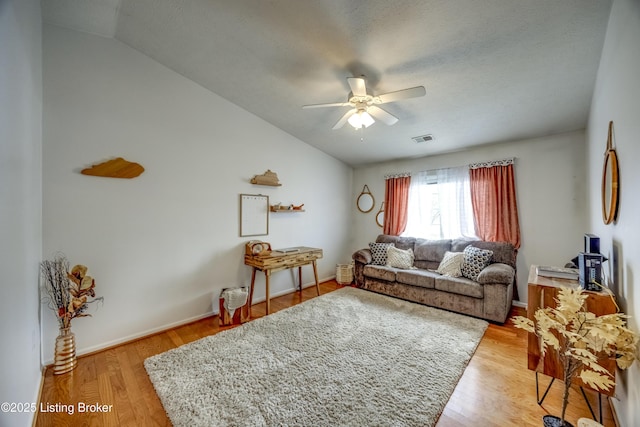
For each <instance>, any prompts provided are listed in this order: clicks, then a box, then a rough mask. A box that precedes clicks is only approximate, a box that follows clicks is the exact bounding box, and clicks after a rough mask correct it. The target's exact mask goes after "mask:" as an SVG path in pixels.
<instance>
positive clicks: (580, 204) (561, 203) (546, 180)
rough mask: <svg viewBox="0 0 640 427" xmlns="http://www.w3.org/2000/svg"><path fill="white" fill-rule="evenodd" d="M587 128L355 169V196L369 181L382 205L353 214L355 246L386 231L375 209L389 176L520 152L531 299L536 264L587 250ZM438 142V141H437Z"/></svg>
mask: <svg viewBox="0 0 640 427" xmlns="http://www.w3.org/2000/svg"><path fill="white" fill-rule="evenodd" d="M584 141H585V140H584V133H583V132H581V131H577V132H569V133H564V134H559V135H554V136H549V137H544V138H538V139H532V140H526V141H517V142H511V143H503V144H494V145H489V146H484V147H479V148H476V149H471V150H467V151H461V152H456V153H450V154H445V155H439V156H430V157H424V158H420V159H412V160H404V161H393V162H387V163H381V164H377V165H374V166H369V167H363V168H360V169H357V170H356V171H355V172H354V193H353V194H352V198H353V199H354V200H355V198H356V197H357V195H358V194H359V192H360V191H362V187H363V186H364V185H365V184H367V185H368V186H369V188H370V189H371V191H372V193H373V194H374V196H375V199H376V208H375V209H374V210H373V211H372V212H370V213H368V214H363V213H360V212H358V211H356V212H355V213H354V214H353V216H352V230H353V234H352V236H353V237H352V240H351V242H350V244H351V248H350V249H352V250H355V249H357V248H362V247H366V246H367V244H368V243H369V242H370V241H373V240H375V237H376V236H377V235H378V234H380V233H382V229H381V228H380V227H378V226H377V225H376V223H375V214H376V212H377V211H378V210H379V209H380V204H381V203H382V201H383V200H384V176H385V175H386V174H389V173H397V172H419V171H423V170H429V169H439V168H446V167H454V166H461V165H466V164H469V163H474V162H482V161H489V160H500V159H505V158H511V157H515V158H516V162H515V172H516V177H515V181H516V188H517V198H518V213H519V219H520V233H521V242H522V244H521V247H520V250H519V252H518V259H517V268H518V293H519V300H520V301H521V302H522V303H526V302H527V276H528V272H529V266H530V265H532V264H543V265H564V264H565V263H566V262H567V261H569V260H570V259H571V258H573V257H575V256H576V255H577V254H578V252H579V251H581V250H582V236H583V234H584V233H585V232H588V231H589V230H588V229H587V227H586V224H587V215H586V202H585V192H586V187H585V182H584V181H585V176H586V175H585V169H584V154H583V152H584V143H585V142H584ZM434 143H435V144H437V140H436V142H434Z"/></svg>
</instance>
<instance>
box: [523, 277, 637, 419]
mask: <svg viewBox="0 0 640 427" xmlns="http://www.w3.org/2000/svg"><path fill="white" fill-rule="evenodd" d="M586 299H587V294H585V293H584V292H583V290H582V289H581V288H562V289H560V291H559V294H558V298H557V299H556V303H557V306H556V307H555V308H554V307H544V308H540V309H538V310H537V311H536V312H535V322H534V321H533V320H531V319H528V318H526V317H523V316H516V317H514V318H513V323H514V325H515V326H516V327H518V328H521V329H524V330H526V331H528V332H531V333H534V334H536V335H537V336H538V337H539V338H540V344H541V351H542V355H543V356H544V355H545V354H546V352H547V351H549V350H552V351H556V352H557V354H558V358H559V360H560V362H561V363H562V368H563V371H564V394H563V398H562V414H561V415H560V417H556V416H552V415H546V416H545V417H543V420H544V425H545V427H556V426H557V427H568V426H571V427H572V425H571V424H570V423H568V422H567V421H565V413H566V409H567V404H568V403H569V389H570V388H571V383H572V382H573V379H574V378H575V377H576V376H578V377H579V378H580V379H581V380H582V381H583V382H584V383H585V384H587V385H588V386H590V387H592V388H594V389H598V390H609V389H610V388H611V387H612V386H613V385H614V384H615V383H614V381H613V378H612V376H611V374H610V373H609V371H608V370H607V369H605V368H604V367H602V365H601V364H600V363H599V362H600V361H602V360H604V359H607V358H611V357H613V358H615V360H616V363H617V365H618V367H619V368H620V369H627V368H628V367H630V366H631V365H632V364H633V362H634V361H635V360H636V359H637V357H638V353H637V347H636V346H637V344H638V336H637V335H636V334H635V333H634V332H633V331H631V330H630V329H628V328H627V327H626V319H627V318H628V316H627V315H625V314H623V313H614V314H608V315H603V316H596V315H595V314H594V313H591V312H589V311H587V310H586V309H585V307H584V303H585V300H586Z"/></svg>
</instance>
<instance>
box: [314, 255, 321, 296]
mask: <svg viewBox="0 0 640 427" xmlns="http://www.w3.org/2000/svg"><path fill="white" fill-rule="evenodd" d="M313 277H315V279H316V291H318V296H320V282H318V267H317V266H316V260H313Z"/></svg>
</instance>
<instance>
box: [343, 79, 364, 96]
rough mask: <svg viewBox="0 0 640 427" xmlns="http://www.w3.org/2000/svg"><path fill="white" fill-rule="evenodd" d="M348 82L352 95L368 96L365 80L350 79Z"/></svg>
mask: <svg viewBox="0 0 640 427" xmlns="http://www.w3.org/2000/svg"><path fill="white" fill-rule="evenodd" d="M347 82H348V83H349V86H350V87H351V93H353V95H354V96H367V87H366V86H365V83H364V79H363V78H361V77H349V78H348V79H347Z"/></svg>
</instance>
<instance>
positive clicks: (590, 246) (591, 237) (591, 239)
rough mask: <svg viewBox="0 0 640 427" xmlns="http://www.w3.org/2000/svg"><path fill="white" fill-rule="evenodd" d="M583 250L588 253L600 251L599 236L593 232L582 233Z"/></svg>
mask: <svg viewBox="0 0 640 427" xmlns="http://www.w3.org/2000/svg"><path fill="white" fill-rule="evenodd" d="M584 251H585V253H588V254H599V253H600V238H599V237H598V236H596V235H595V234H585V235H584Z"/></svg>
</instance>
